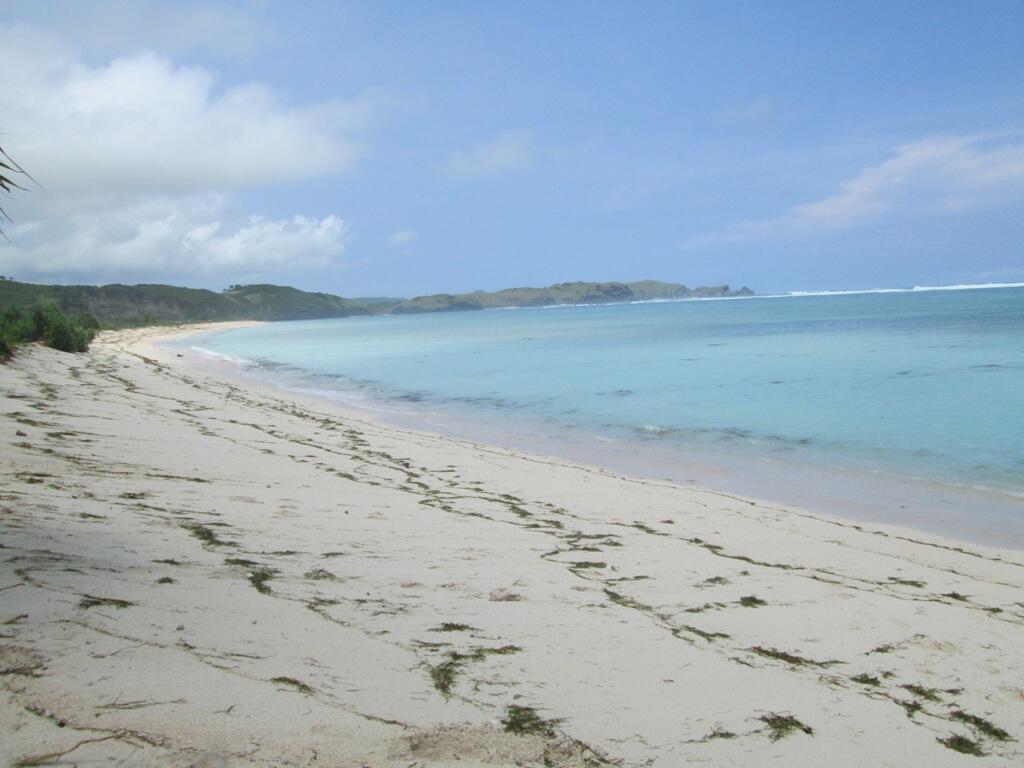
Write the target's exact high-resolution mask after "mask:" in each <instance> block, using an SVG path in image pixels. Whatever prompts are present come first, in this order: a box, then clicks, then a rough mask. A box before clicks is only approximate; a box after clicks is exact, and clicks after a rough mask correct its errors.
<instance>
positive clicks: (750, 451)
mask: <svg viewBox="0 0 1024 768" xmlns="http://www.w3.org/2000/svg"><path fill="white" fill-rule="evenodd" d="M188 343H189V344H190V345H191V346H192V347H193V348H194V349H197V350H199V351H202V352H204V353H207V354H216V355H223V356H226V357H229V358H231V359H234V360H236V361H238V362H239V364H240V365H242V366H243V367H244V368H245V369H246V371H247V373H248V374H249V375H252V376H257V377H259V378H263V379H267V380H270V381H273V382H275V383H278V384H281V385H285V386H289V387H291V388H294V389H299V390H303V391H307V392H312V393H316V394H320V395H324V396H328V397H333V398H337V399H340V400H343V401H345V402H346V403H348V404H350V405H360V406H362V407H368V408H372V409H376V410H378V412H380V413H383V414H385V415H386V416H388V417H390V418H392V419H397V420H403V421H404V422H405V423H410V424H414V425H415V424H416V423H417V422H422V424H424V425H426V426H428V427H429V426H433V427H434V428H435V429H438V430H441V431H455V432H458V433H461V434H471V435H472V436H474V437H479V438H483V439H486V438H487V437H488V436H500V437H502V438H503V439H502V441H503V442H512V443H514V444H517V445H520V446H524V447H532V446H531V445H530V442H531V441H534V442H535V443H536V447H541V448H543V449H544V450H547V451H549V452H555V453H562V454H563V455H571V456H574V457H582V458H587V459H588V460H596V463H606V464H607V463H617V465H619V466H623V465H624V464H628V465H629V466H628V467H627V468H628V469H630V471H641V473H646V474H648V475H651V476H658V477H661V476H665V477H672V478H674V479H691V478H690V477H689V476H691V475H697V476H698V477H697V478H696V479H698V480H699V481H701V482H707V480H708V476H709V475H710V476H711V477H714V476H720V478H721V479H722V480H723V483H724V485H725V486H727V487H732V488H736V489H738V490H741V491H743V492H751V491H753V492H760V487H757V488H752V487H751V482H752V481H751V478H752V477H753V476H758V477H762V480H760V481H756V482H753V485H754V486H758V483H760V484H761V485H764V484H765V483H768V484H771V483H772V482H777V481H778V478H784V477H787V476H789V475H793V479H792V480H791V481H789V482H792V483H796V484H797V485H800V484H804V485H807V484H808V483H810V481H809V480H807V479H806V477H804V479H803V480H801V479H799V478H801V477H802V476H804V475H807V476H809V475H812V474H814V473H819V474H820V473H825V475H823V477H826V479H825V480H821V481H820V482H819V486H820V487H818V489H817V491H815V493H817V494H818V495H823V496H826V497H827V496H829V495H830V493H829V492H828V491H829V487H830V483H832V482H835V483H836V484H837V487H839V486H844V482H841V481H839V480H838V479H837V478H840V477H848V478H863V477H870V478H872V482H873V483H877V482H881V480H883V479H884V480H885V481H886V482H889V483H890V484H895V486H900V485H903V486H904V487H905V483H904V481H905V480H907V479H908V478H915V479H916V480H915V481H916V482H919V483H921V484H923V485H922V487H924V486H929V487H931V489H932V491H935V490H936V488H939V489H946V490H947V491H948V493H952V494H954V495H955V496H956V498H957V499H960V501H958V503H959V506H960V511H959V512H953V513H952V514H953V515H954V517H955V516H956V515H957V514H959V515H960V516H961V517H964V518H969V517H971V516H977V515H981V514H983V513H984V514H987V515H990V516H991V515H995V518H993V520H989V521H988V522H987V523H986V525H988V526H989V527H992V526H993V525H995V527H996V528H999V527H1000V524H999V521H1000V520H1001V521H1004V522H1006V523H1007V526H1011V527H1012V526H1017V527H1018V528H1020V530H1021V531H1022V532H1024V519H1020V515H1021V514H1024V505H1022V504H1021V499H1022V498H1024V288H1022V287H1003V288H983V289H975V290H929V291H904V292H878V293H860V294H834V295H815V296H791V297H773V298H755V299H740V300H721V301H683V302H661V303H643V304H622V305H602V306H585V307H554V308H537V309H520V310H495V311H487V312H463V313H445V314H435V315H416V316H385V317H371V318H346V319H340V320H318V321H309V322H305V321H304V322H289V323H274V324H268V325H262V326H258V327H252V328H244V329H237V330H232V331H227V332H222V333H218V334H213V335H208V336H205V337H202V338H192V339H191V340H189V342H188ZM560 446H561V449H562V450H560V449H559V448H560ZM602 456H603V457H604V458H605V459H607V460H602ZM616 457H618V458H616ZM645 467H646V472H644V469H645ZM801 470H806V472H801ZM794 473H795V474H794ZM851 473H852V474H851ZM683 476H686V477H683ZM737 477H739V478H740V480H741V481H740V482H739V483H738V484H737V482H736V481H737ZM744 477H745V478H746V485H744V482H742V478H744ZM773 477H774V478H775V480H772V479H771V478H773ZM828 478H830V479H828ZM730 483H732V485H731V486H730ZM822 483H823V485H822ZM858 483H859V481H857V480H850V481H849V483H845V484H849V485H852V487H857V486H858ZM810 484H811V485H813V483H810ZM895 486H894V487H895ZM966 491H973V492H977V491H984V493H982V494H980V495H978V494H976V495H974V496H971V495H968V496H964V497H963V498H965V499H967V501H963V500H962V499H961V496H960V495H958V494H962V493H964V492H966ZM894 493H895V495H893V496H892V498H891V499H888V500H887V501H886V504H889V505H891V506H894V507H897V508H898V507H899V506H900V504H902V501H903V500H902V499H900V497H899V493H898V492H894ZM907 493H908V494H909V496H914V494H913V493H910V492H909V491H908V492H907ZM915 493H916V491H915ZM783 496H784V498H785V500H789V499H790V497H789V496H785V494H783ZM790 496H792V494H790ZM993 500H995V501H993ZM934 501H935V500H934V499H933V500H932V502H929V503H931V504H932V506H934V503H933V502H934ZM992 504H995V507H996V508H998V509H997V511H995V512H992V510H989V507H990V506H991V505H992ZM904 506H905V507H906V506H907V505H904ZM911 506H912V505H911ZM990 513H991V514H990ZM915 514H917V513H915ZM881 517H882V518H883V519H887V516H886V515H882V516H881ZM890 517H891V516H890ZM924 517H925V518H927V514H924ZM924 527H927V525H925V526H924Z"/></svg>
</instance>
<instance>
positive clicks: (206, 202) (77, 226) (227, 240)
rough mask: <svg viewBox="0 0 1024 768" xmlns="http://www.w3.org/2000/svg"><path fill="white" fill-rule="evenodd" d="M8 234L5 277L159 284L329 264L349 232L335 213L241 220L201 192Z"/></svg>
mask: <svg viewBox="0 0 1024 768" xmlns="http://www.w3.org/2000/svg"><path fill="white" fill-rule="evenodd" d="M9 235H10V238H11V242H10V243H8V244H7V245H6V246H4V247H3V248H0V264H2V265H3V272H4V273H5V274H15V275H17V276H18V277H19V278H26V279H27V278H33V279H45V278H47V277H51V278H52V277H54V276H59V277H62V278H72V277H84V278H87V277H100V278H107V279H117V276H118V275H119V274H129V275H132V276H135V277H148V278H152V279H158V278H167V277H182V276H186V277H187V276H200V275H202V276H208V275H231V274H243V273H244V274H254V273H259V272H260V271H261V270H266V269H272V268H297V267H303V268H321V267H326V266H329V265H331V264H333V263H336V262H337V260H338V258H339V257H340V256H341V255H342V254H343V252H344V250H345V245H346V242H347V240H348V227H347V226H346V225H345V223H344V222H343V221H342V220H341V219H339V218H338V217H336V216H333V215H330V216H326V217H324V218H320V219H316V218H308V217H305V216H294V217H292V218H290V219H267V218H263V217H259V216H239V215H237V214H235V213H234V212H233V211H232V210H231V207H230V202H229V200H228V199H227V198H226V197H224V196H220V195H201V196H195V197H186V198H147V199H145V200H144V201H141V202H138V203H136V204H131V205H127V206H125V207H123V208H108V209H102V210H99V211H95V212H88V213H79V214H75V215H71V216H68V217H65V218H62V219H60V220H56V221H26V222H23V223H19V224H17V225H15V226H13V227H11V228H10V229H9Z"/></svg>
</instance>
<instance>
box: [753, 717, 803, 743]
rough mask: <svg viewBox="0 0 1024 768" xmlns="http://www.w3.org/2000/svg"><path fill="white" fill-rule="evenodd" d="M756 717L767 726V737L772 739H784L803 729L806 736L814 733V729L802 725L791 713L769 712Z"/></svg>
mask: <svg viewBox="0 0 1024 768" xmlns="http://www.w3.org/2000/svg"><path fill="white" fill-rule="evenodd" d="M758 719H759V720H760V721H761V722H762V723H764V724H765V725H767V726H768V732H769V735H768V738H769V739H771V740H772V741H778V740H779V739H784V738H786V737H787V736H789V735H790V734H791V733H793V732H794V731H803V732H804V733H806V734H807V735H808V736H811V735H813V734H814V729H813V728H811V726H809V725H804V724H803V723H801V722H800V721H799V720H797V719H796V718H795V717H793V716H792V715H779V714H776V713H774V712H770V713H769V714H767V715H762V716H761V717H760V718H758Z"/></svg>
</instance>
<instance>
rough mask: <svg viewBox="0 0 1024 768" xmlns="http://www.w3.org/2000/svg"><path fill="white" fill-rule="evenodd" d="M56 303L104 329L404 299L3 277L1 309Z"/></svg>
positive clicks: (366, 306) (307, 312)
mask: <svg viewBox="0 0 1024 768" xmlns="http://www.w3.org/2000/svg"><path fill="white" fill-rule="evenodd" d="M44 302H52V303H54V304H56V305H57V306H59V307H60V309H61V310H62V311H64V312H65V313H68V314H73V315H79V314H89V315H92V316H93V317H95V318H97V319H98V320H99V322H100V323H101V324H102V325H103V326H104V327H120V326H131V325H150V324H165V323H187V322H210V321H217V320H303V319H314V318H326V317H348V316H350V315H367V314H379V313H381V312H386V311H387V310H388V309H390V308H391V307H393V306H395V305H396V304H398V303H399V302H401V299H369V300H367V301H366V302H361V301H360V300H358V299H343V298H342V297H340V296H333V295H331V294H329V293H309V292H307V291H300V290H298V289H297V288H288V287H284V286H279V285H244V286H233V287H232V288H231V289H229V290H226V291H224V292H222V293H215V292H214V291H207V290H204V289H200V288H179V287H177V286H173V285H119V284H114V285H104V286H95V285H33V284H30V283H19V282H16V281H14V280H0V308H3V307H30V306H34V305H37V304H40V303H44Z"/></svg>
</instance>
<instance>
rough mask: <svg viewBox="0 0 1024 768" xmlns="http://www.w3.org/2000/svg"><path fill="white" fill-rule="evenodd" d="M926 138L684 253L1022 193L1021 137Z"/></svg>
mask: <svg viewBox="0 0 1024 768" xmlns="http://www.w3.org/2000/svg"><path fill="white" fill-rule="evenodd" d="M1014 139H1015V140H1009V141H1007V140H1006V137H993V136H980V135H974V136H931V137H928V138H925V139H922V140H920V141H915V142H911V143H908V144H903V145H901V146H898V147H896V149H895V150H894V152H893V156H892V157H891V158H889V159H888V160H886V161H884V162H882V163H879V164H878V165H873V166H869V167H867V168H864V169H862V170H861V171H859V172H858V173H857V174H856V175H854V176H853V177H852V178H850V179H848V180H847V181H845V182H844V183H843V184H841V185H840V187H839V190H838V191H837V192H835V193H834V194H832V195H829V196H828V197H824V198H822V199H820V200H815V201H812V202H809V203H803V204H801V205H796V206H794V207H792V208H790V209H789V211H787V212H786V213H784V214H782V215H781V216H778V217H775V218H772V219H762V220H757V221H747V222H741V223H738V224H733V225H731V226H729V227H726V228H724V229H722V230H719V231H717V232H710V233H706V234H703V235H698V236H697V237H694V238H691V239H690V240H688V241H687V242H686V243H684V247H699V246H704V245H716V244H722V243H737V242H748V241H752V240H761V239H767V238H772V237H780V236H797V235H806V234H813V233H820V232H828V231H836V230H843V229H850V228H853V227H858V226H863V225H866V224H868V223H870V222H873V221H875V220H878V219H880V218H882V217H883V216H887V215H894V214H913V213H935V212H950V211H957V210H964V209H969V208H975V207H978V206H982V205H985V204H986V203H989V202H992V201H995V200H999V199H1005V197H1006V196H1007V195H1008V194H1009V195H1020V194H1021V193H1024V143H1022V142H1021V141H1020V137H1019V136H1018V137H1014Z"/></svg>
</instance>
